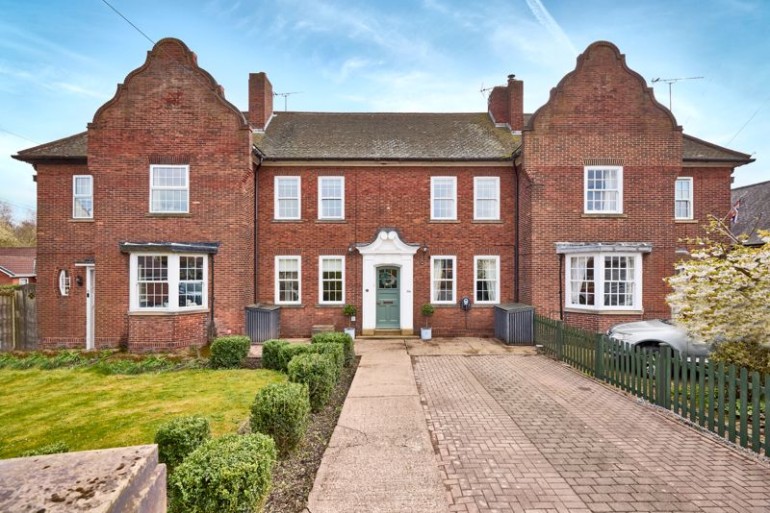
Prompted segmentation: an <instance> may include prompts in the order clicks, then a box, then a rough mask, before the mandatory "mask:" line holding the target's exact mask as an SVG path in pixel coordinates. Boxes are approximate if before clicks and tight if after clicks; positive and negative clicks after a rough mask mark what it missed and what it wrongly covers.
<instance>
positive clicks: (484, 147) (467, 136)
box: [14, 112, 752, 164]
mask: <svg viewBox="0 0 770 513" xmlns="http://www.w3.org/2000/svg"><path fill="white" fill-rule="evenodd" d="M529 116H530V114H525V122H526V121H527V120H528V119H529ZM254 143H255V144H256V145H257V147H258V148H259V149H260V150H261V151H262V152H263V153H265V154H266V155H267V158H268V159H271V160H272V159H275V160H281V159H285V160H310V159H319V160H324V159H339V160H386V159H395V160H398V159H404V160H504V159H507V158H510V156H511V153H512V152H513V150H514V149H515V148H516V147H517V146H518V145H519V144H520V137H519V136H515V135H512V134H511V133H510V132H509V131H508V130H507V129H505V128H496V127H495V126H494V124H493V123H492V121H491V120H490V119H489V116H488V115H487V114H486V113H470V114H464V113H463V114H454V113H452V114H422V113H328V112H277V113H276V114H275V116H274V117H273V119H272V120H271V121H270V124H269V125H268V127H267V130H266V132H265V133H258V134H255V135H254ZM87 153H88V133H87V132H81V133H79V134H76V135H72V136H70V137H65V138H64V139H59V140H57V141H53V142H50V143H47V144H41V145H40V146H35V147H34V148H29V149H26V150H22V151H20V152H19V153H18V155H14V158H16V159H18V160H23V161H29V162H34V161H36V160H45V159H62V158H63V159H84V158H86V156H87ZM683 160H685V161H691V162H725V163H732V164H746V163H748V162H751V161H752V158H751V156H750V155H747V154H745V153H741V152H738V151H733V150H730V149H727V148H723V147H721V146H717V145H716V144H712V143H709V142H706V141H703V140H701V139H698V138H696V137H693V136H691V135H687V134H685V135H684V138H683Z"/></svg>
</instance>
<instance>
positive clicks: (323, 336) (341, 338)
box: [310, 331, 356, 367]
mask: <svg viewBox="0 0 770 513" xmlns="http://www.w3.org/2000/svg"><path fill="white" fill-rule="evenodd" d="M310 343H311V344H327V343H333V344H342V346H343V347H344V349H345V367H350V365H351V364H352V363H353V358H355V357H356V352H355V349H354V347H353V339H352V338H350V335H348V334H347V333H340V332H337V331H334V332H325V333H318V334H316V335H313V338H311V339H310Z"/></svg>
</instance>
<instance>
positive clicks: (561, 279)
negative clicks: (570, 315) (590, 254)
mask: <svg viewBox="0 0 770 513" xmlns="http://www.w3.org/2000/svg"><path fill="white" fill-rule="evenodd" d="M559 320H560V321H563V320H564V254H560V255H559Z"/></svg>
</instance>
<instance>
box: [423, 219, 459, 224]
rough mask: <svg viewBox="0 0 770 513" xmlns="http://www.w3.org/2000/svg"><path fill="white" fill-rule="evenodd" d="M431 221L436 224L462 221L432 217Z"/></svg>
mask: <svg viewBox="0 0 770 513" xmlns="http://www.w3.org/2000/svg"><path fill="white" fill-rule="evenodd" d="M430 222H431V223H436V224H460V221H458V220H457V219H431V220H430Z"/></svg>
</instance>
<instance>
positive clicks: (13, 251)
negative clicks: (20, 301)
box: [0, 248, 36, 285]
mask: <svg viewBox="0 0 770 513" xmlns="http://www.w3.org/2000/svg"><path fill="white" fill-rule="evenodd" d="M35 280H36V274H35V248H0V285H26V284H28V283H35Z"/></svg>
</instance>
